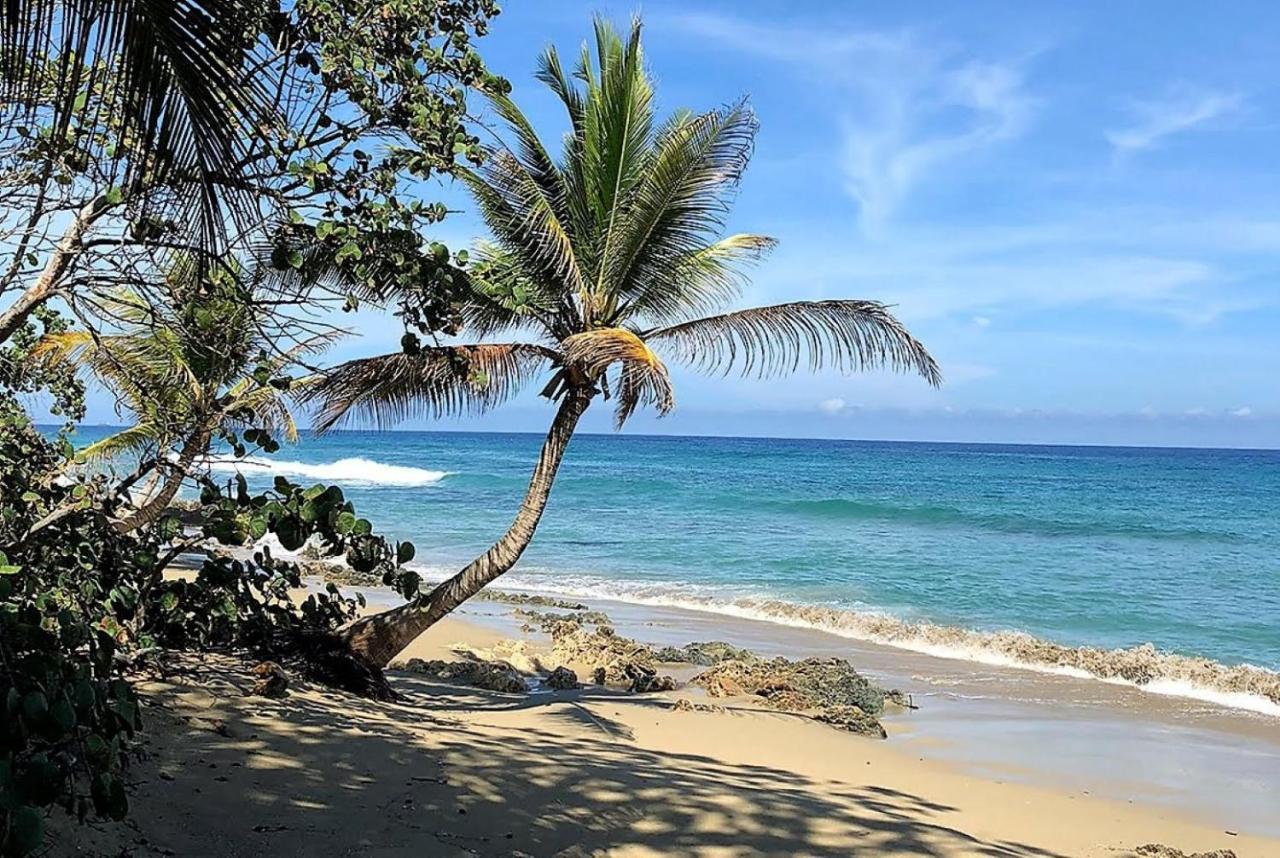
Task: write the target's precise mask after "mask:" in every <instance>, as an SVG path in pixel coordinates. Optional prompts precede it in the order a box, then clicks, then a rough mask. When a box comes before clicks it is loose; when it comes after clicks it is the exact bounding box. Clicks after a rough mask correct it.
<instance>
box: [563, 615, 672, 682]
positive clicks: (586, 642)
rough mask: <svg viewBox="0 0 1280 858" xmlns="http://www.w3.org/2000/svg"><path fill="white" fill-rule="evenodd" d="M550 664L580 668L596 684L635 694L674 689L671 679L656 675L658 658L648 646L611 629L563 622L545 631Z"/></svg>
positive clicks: (609, 627)
mask: <svg viewBox="0 0 1280 858" xmlns="http://www.w3.org/2000/svg"><path fill="white" fill-rule="evenodd" d="M548 631H549V632H550V633H551V656H552V662H553V663H560V664H571V665H574V666H576V667H581V668H583V669H584V670H585V671H586V672H587V673H589V674H590V676H591V677H592V679H593V680H594V681H595V682H596V684H597V685H615V686H623V687H625V688H627V689H628V690H630V691H634V692H636V693H647V692H653V691H668V690H670V689H672V688H675V680H674V679H672V678H671V677H670V676H659V675H658V670H657V659H655V658H654V656H653V650H652V649H650V648H649V647H648V646H646V645H644V644H642V643H638V642H636V641H633V640H631V639H630V638H624V637H621V636H619V635H618V633H617V632H616V631H614V629H613V627H612V626H606V625H602V626H597V627H596V628H594V629H587V628H586V627H585V626H583V625H582V624H581V623H577V622H563V623H558V624H555V625H552V626H551V627H549V628H548Z"/></svg>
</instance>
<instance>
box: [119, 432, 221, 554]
mask: <svg viewBox="0 0 1280 858" xmlns="http://www.w3.org/2000/svg"><path fill="white" fill-rule="evenodd" d="M211 437H212V433H210V432H209V430H208V429H197V430H196V431H195V432H192V433H191V434H190V435H188V436H187V440H186V441H185V442H183V444H182V452H181V453H179V454H178V459H177V461H175V462H174V463H173V465H172V466H171V467H172V470H170V472H169V476H168V478H167V479H166V480H165V483H164V486H162V487H161V489H160V491H159V493H158V494H155V495H152V496H151V497H148V498H147V499H146V500H145V501H143V503H142V506H140V507H138V510H137V512H135V513H134V514H133V515H131V516H128V517H127V518H124V519H121V520H120V521H118V522H116V530H118V531H120V532H121V533H133V532H134V531H135V530H138V529H139V528H142V527H146V526H147V525H148V524H152V523H154V522H155V521H156V519H158V518H160V516H162V515H164V511H165V510H166V509H168V508H169V504H170V503H171V502H172V501H173V499H174V498H175V497H176V496H177V494H178V489H180V488H182V481H183V480H185V479H186V478H187V474H188V473H189V472H190V471H191V466H192V465H193V464H195V461H196V459H197V458H199V457H200V456H203V455H204V454H205V452H206V451H207V450H208V449H209V440H210V438H211ZM160 467H163V466H160Z"/></svg>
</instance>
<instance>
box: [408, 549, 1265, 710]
mask: <svg viewBox="0 0 1280 858" xmlns="http://www.w3.org/2000/svg"><path fill="white" fill-rule="evenodd" d="M417 571H419V573H420V574H422V575H423V576H424V577H426V578H428V579H430V580H443V579H444V578H445V577H446V576H447V575H449V574H452V572H453V571H455V570H453V569H445V568H442V567H421V568H418V570H417ZM498 586H499V587H500V588H502V589H510V590H523V591H528V592H541V593H554V594H558V595H562V596H571V597H574V598H578V599H593V598H594V599H607V600H611V601H619V602H628V603H631V604H639V605H651V606H654V607H665V608H677V609H683V610H692V611H702V612H707V613H714V614H720V615H724V616H731V617H738V618H741V619H748V620H758V621H763V622H769V623H774V624H777V625H784V626H789V627H792V628H805V629H813V630H815V631H822V632H827V633H829V634H835V635H839V636H841V637H847V638H850V639H854V640H863V641H869V642H872V643H877V644H882V645H885V646H891V647H896V648H898V649H904V650H910V651H912V652H919V653H923V654H925V655H931V656H934V657H937V658H946V659H954V660H962V661H969V662H976V663H979V664H987V665H992V666H997V667H1010V668H1017V669H1021V670H1032V671H1036V672H1039V673H1050V674H1057V675H1060V676H1071V677H1075V678H1079V679H1094V680H1101V681H1104V682H1110V683H1114V684H1118V685H1128V686H1132V687H1135V688H1139V689H1141V690H1143V691H1146V692H1149V693H1152V694H1160V695H1165V696H1173V697H1183V698H1190V699H1195V700H1202V701H1206V702H1210V703H1215V704H1218V705H1220V706H1226V707H1229V708H1232V709H1242V710H1248V711H1251V712H1257V713H1260V714H1263V715H1270V716H1274V717H1280V673H1277V672H1276V671H1274V670H1269V669H1267V668H1264V667H1258V666H1256V665H1251V664H1238V665H1226V664H1222V663H1220V662H1216V661H1213V660H1211V659H1207V658H1197V657H1193V656H1185V655H1179V654H1177V653H1170V652H1164V651H1161V650H1158V649H1156V648H1155V647H1154V646H1152V645H1150V644H1144V645H1142V646H1136V647H1130V648H1127V649H1101V648H1096V647H1078V646H1066V645H1063V644H1057V643H1053V642H1051V641H1045V640H1042V639H1040V638H1037V637H1034V636H1033V635H1030V634H1027V633H1025V632H1015V631H1000V632H983V631H976V630H973V629H965V628H959V627H954V626H941V625H936V624H934V623H929V622H925V621H920V620H906V619H903V618H901V617H897V616H894V615H892V614H889V613H885V612H882V611H875V610H850V609H845V608H832V607H827V606H822V605H802V604H797V603H794V602H786V601H782V600H780V599H775V598H769V597H766V596H749V597H738V598H729V597H726V596H725V595H724V594H723V591H717V590H716V589H714V588H711V587H699V586H696V585H683V584H681V585H670V584H666V583H662V584H658V583H650V582H641V581H626V580H617V579H608V578H603V577H601V576H595V575H573V574H563V573H553V572H551V571H550V570H546V571H540V570H526V571H525V572H524V573H521V572H516V573H511V574H509V575H507V576H504V577H503V579H502V581H501V583H500V584H499V585H498Z"/></svg>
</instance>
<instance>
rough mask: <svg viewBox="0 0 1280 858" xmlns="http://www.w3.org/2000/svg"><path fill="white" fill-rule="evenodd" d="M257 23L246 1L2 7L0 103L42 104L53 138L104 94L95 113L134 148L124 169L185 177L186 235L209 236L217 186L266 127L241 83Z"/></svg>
mask: <svg viewBox="0 0 1280 858" xmlns="http://www.w3.org/2000/svg"><path fill="white" fill-rule="evenodd" d="M261 14H262V4H261V3H259V2H257V0H166V2H159V0H120V2H102V0H94V2H84V0H79V1H78V2H72V0H7V2H5V3H4V4H3V6H0V100H2V101H4V102H6V103H10V104H20V105H25V106H26V109H28V110H32V111H35V110H37V109H39V108H40V106H41V105H42V102H45V103H50V106H51V107H52V110H53V117H52V119H53V125H54V128H55V132H54V137H56V138H61V137H62V136H63V135H64V133H65V132H66V130H67V128H68V127H69V125H70V124H71V123H72V121H73V120H74V119H75V118H76V117H75V115H74V114H75V113H76V112H77V111H78V110H79V105H80V104H83V102H82V101H81V100H80V99H79V96H80V95H81V94H82V93H84V92H86V91H88V89H89V88H90V87H91V86H98V87H100V88H105V89H106V90H107V93H106V98H105V101H104V103H103V105H102V107H103V109H104V110H106V111H109V112H110V114H111V115H112V116H113V118H114V119H115V120H117V121H118V122H119V123H120V125H121V128H120V129H118V134H119V136H120V137H122V138H125V139H133V140H136V141H137V144H138V145H137V155H136V157H135V159H134V160H133V162H131V163H130V165H129V166H130V168H131V169H132V170H133V171H136V172H139V173H140V172H141V171H142V170H143V169H146V170H148V171H150V172H153V173H156V174H160V175H163V174H166V173H167V172H169V171H179V172H182V173H184V174H185V173H192V174H194V175H195V176H197V177H198V179H199V181H198V182H197V183H196V184H197V187H198V188H199V189H200V190H201V194H200V198H201V200H202V205H201V206H200V208H201V211H200V219H199V222H198V223H197V224H195V225H194V226H195V227H196V228H195V229H194V230H193V231H195V232H203V233H212V232H215V231H217V229H218V228H219V225H220V224H219V221H220V219H221V216H222V213H223V212H224V208H223V203H224V202H226V201H227V195H226V194H225V193H224V191H222V190H220V187H221V186H224V178H225V177H226V176H228V175H233V174H234V173H235V172H236V169H235V164H236V163H237V161H238V160H239V158H240V157H241V156H242V154H243V152H244V148H245V145H246V141H251V140H253V139H255V138H257V139H264V137H265V134H266V133H267V130H268V129H269V128H270V127H271V126H272V125H273V123H274V121H275V118H276V111H275V109H274V105H273V103H272V99H271V96H270V94H269V93H268V91H267V88H266V87H265V86H264V85H263V82H262V81H261V80H260V79H259V78H258V77H256V76H254V75H250V74H248V73H246V69H247V68H248V67H249V66H250V65H251V64H252V60H253V59H254V58H255V57H257V56H258V55H259V52H260V51H261V50H262V49H263V48H264V47H265V46H264V45H263V43H261V42H260V41H259V40H258V38H257V35H256V34H257V32H258V24H259V23H260V20H261ZM50 96H51V98H50ZM205 238H206V239H207V240H212V235H206V236H205Z"/></svg>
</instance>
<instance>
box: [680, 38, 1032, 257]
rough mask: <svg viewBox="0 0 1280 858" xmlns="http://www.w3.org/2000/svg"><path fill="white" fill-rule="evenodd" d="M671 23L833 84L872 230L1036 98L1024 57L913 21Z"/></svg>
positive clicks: (1016, 121) (853, 185)
mask: <svg viewBox="0 0 1280 858" xmlns="http://www.w3.org/2000/svg"><path fill="white" fill-rule="evenodd" d="M670 23H671V24H672V25H673V26H676V27H678V28H679V29H681V30H682V31H683V32H686V33H693V34H696V35H698V36H700V37H703V38H706V39H711V40H714V41H716V42H718V43H720V44H721V45H723V46H725V47H729V48H732V49H734V50H740V51H744V52H748V53H753V54H756V55H758V56H761V57H765V58H768V59H771V60H773V61H775V62H777V63H780V64H783V65H785V66H790V67H791V69H792V70H793V72H794V73H796V74H797V75H798V76H802V77H806V78H808V79H810V80H813V79H817V80H822V81H824V82H825V83H826V84H827V85H828V86H830V87H832V88H833V89H834V93H833V97H832V98H831V102H832V103H833V104H837V105H839V108H838V113H837V116H836V117H835V121H836V123H837V125H838V127H839V128H840V130H841V134H842V138H843V139H842V144H841V152H840V162H841V168H842V171H843V173H844V178H845V186H846V187H847V188H848V191H849V194H850V196H851V197H852V198H853V199H854V200H855V201H856V202H857V204H858V210H859V221H860V224H861V226H862V227H863V228H864V230H866V231H868V232H877V231H879V230H880V229H881V228H882V227H883V226H884V225H885V223H886V222H887V221H888V220H889V219H890V218H892V217H893V216H894V214H895V213H896V212H897V211H898V210H899V208H900V207H901V206H902V205H903V204H904V202H905V201H906V200H907V198H908V197H909V196H910V195H911V193H912V192H913V191H914V190H915V189H916V188H917V187H919V186H920V185H921V183H922V182H924V181H925V180H926V179H927V178H929V177H930V176H933V175H936V174H937V173H938V172H939V171H940V169H941V168H942V167H943V166H945V165H947V164H949V163H952V162H954V161H956V160H957V159H960V158H962V157H965V156H968V155H971V154H973V153H976V152H978V151H980V150H982V149H985V148H987V147H989V146H992V145H995V144H998V143H1001V142H1004V141H1007V140H1011V139H1013V138H1015V137H1017V136H1018V135H1020V134H1021V133H1022V132H1023V131H1024V130H1025V129H1026V128H1027V126H1028V124H1029V123H1030V120H1031V118H1032V116H1033V114H1034V112H1035V108H1036V104H1037V102H1036V99H1034V98H1033V97H1032V96H1031V95H1030V94H1029V93H1028V92H1027V90H1026V87H1025V83H1024V80H1023V73H1022V69H1021V67H1020V64H1019V63H1015V62H993V61H986V60H979V59H975V58H972V57H968V56H965V55H963V54H961V53H959V52H956V51H954V50H951V49H949V48H947V47H945V46H942V45H935V44H929V43H926V42H925V41H924V40H923V39H922V38H920V37H919V36H918V35H916V34H914V33H912V32H910V31H900V32H880V31H870V30H868V31H854V32H849V31H848V30H843V31H840V32H836V33H830V32H825V31H821V30H813V29H801V28H794V27H793V28H788V27H785V26H777V25H774V24H771V25H769V26H764V25H761V24H756V23H752V22H748V21H744V20H740V19H736V18H731V17H727V16H722V15H710V14H695V15H686V16H680V17H678V18H675V19H672V20H671V22H670Z"/></svg>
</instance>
